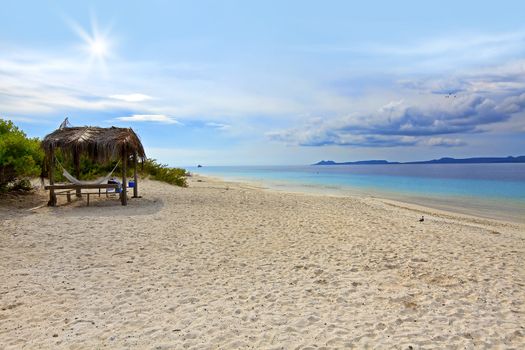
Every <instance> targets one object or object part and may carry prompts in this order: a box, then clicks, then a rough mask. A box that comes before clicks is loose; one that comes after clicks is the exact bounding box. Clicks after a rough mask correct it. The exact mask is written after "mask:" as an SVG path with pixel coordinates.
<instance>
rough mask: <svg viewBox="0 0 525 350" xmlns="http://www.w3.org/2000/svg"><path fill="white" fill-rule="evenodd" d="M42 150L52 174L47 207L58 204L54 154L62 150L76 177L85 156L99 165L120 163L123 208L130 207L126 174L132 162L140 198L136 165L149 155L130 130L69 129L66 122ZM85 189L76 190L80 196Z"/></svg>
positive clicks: (49, 137) (50, 136) (135, 192)
mask: <svg viewBox="0 0 525 350" xmlns="http://www.w3.org/2000/svg"><path fill="white" fill-rule="evenodd" d="M42 148H43V149H44V152H45V155H46V164H47V169H48V172H49V183H50V185H51V186H49V187H50V197H49V203H48V205H51V206H54V205H56V195H55V192H54V189H53V188H52V186H53V185H54V176H53V174H54V166H55V151H56V150H57V149H60V150H61V152H62V154H63V155H64V156H65V157H68V158H70V159H72V160H73V164H74V165H75V176H76V177H77V178H78V177H79V176H80V156H81V155H86V156H87V157H89V158H90V159H92V160H94V161H97V162H109V161H112V160H120V161H121V167H122V193H121V202H122V205H126V204H127V180H126V171H127V165H128V161H129V160H131V161H132V162H133V166H134V169H135V172H134V177H135V186H134V188H133V194H134V197H137V196H138V184H137V163H138V161H139V160H141V161H144V160H145V158H146V154H145V152H144V147H143V146H142V143H141V142H140V139H139V137H138V136H137V134H135V132H134V131H133V130H132V129H131V128H116V127H110V128H100V127H94V126H84V127H70V126H68V124H67V120H66V121H64V123H63V124H62V125H61V126H60V128H59V129H57V130H55V131H53V132H52V133H51V134H49V135H47V136H46V137H45V138H44V140H43V141H42ZM81 189H82V187H81V186H79V185H77V186H76V187H75V190H76V191H77V195H78V196H80V191H81Z"/></svg>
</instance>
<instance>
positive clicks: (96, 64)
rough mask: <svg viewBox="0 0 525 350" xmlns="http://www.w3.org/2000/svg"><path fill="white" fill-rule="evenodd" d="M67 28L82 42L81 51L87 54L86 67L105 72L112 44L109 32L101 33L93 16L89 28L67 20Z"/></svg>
mask: <svg viewBox="0 0 525 350" xmlns="http://www.w3.org/2000/svg"><path fill="white" fill-rule="evenodd" d="M67 22H68V23H69V26H70V27H71V29H72V30H73V32H75V34H77V36H78V37H79V38H80V39H81V40H82V45H81V51H82V52H84V53H86V54H87V59H88V66H89V67H91V68H99V69H101V70H102V71H103V72H107V61H108V60H109V59H110V58H111V57H112V51H111V50H112V42H111V40H110V39H109V35H108V33H109V30H106V31H101V30H100V28H99V25H98V22H97V20H96V18H95V16H92V17H91V22H90V25H91V28H90V29H89V30H87V29H85V28H83V27H82V26H81V25H80V24H78V23H77V22H75V21H73V20H71V19H68V20H67Z"/></svg>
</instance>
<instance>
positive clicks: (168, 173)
mask: <svg viewBox="0 0 525 350" xmlns="http://www.w3.org/2000/svg"><path fill="white" fill-rule="evenodd" d="M142 174H144V175H150V176H151V178H152V179H153V180H158V181H163V182H167V183H169V184H171V185H176V186H181V187H187V186H188V184H187V183H186V176H187V175H188V173H187V172H186V170H185V169H181V168H170V167H169V166H168V165H166V164H160V163H158V162H157V161H156V160H155V159H146V160H145V161H144V164H143V167H142Z"/></svg>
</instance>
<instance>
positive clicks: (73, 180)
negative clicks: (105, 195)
mask: <svg viewBox="0 0 525 350" xmlns="http://www.w3.org/2000/svg"><path fill="white" fill-rule="evenodd" d="M55 160H56V162H57V163H58V165H59V166H60V167H61V168H62V175H64V177H65V178H66V179H68V180H69V182H71V183H74V184H75V185H100V184H103V183H107V182H108V180H109V179H110V178H111V177H112V175H113V172H114V171H115V169H117V167H118V165H119V164H120V160H119V161H118V162H117V164H116V165H115V167H114V168H113V170H111V171H110V172H109V173H108V174H107V175H106V176H104V177H99V178H98V179H95V180H79V179H77V178H76V177H74V176H73V175H71V174H70V173H69V172H68V171H67V170H66V168H64V166H63V165H62V164H61V163H60V161H59V160H58V159H56V158H55Z"/></svg>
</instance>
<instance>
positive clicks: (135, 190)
mask: <svg viewBox="0 0 525 350" xmlns="http://www.w3.org/2000/svg"><path fill="white" fill-rule="evenodd" d="M137 158H138V157H137V152H135V153H134V154H133V181H134V182H135V186H133V198H138V197H139V177H138V173H137V163H138V159H137Z"/></svg>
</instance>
